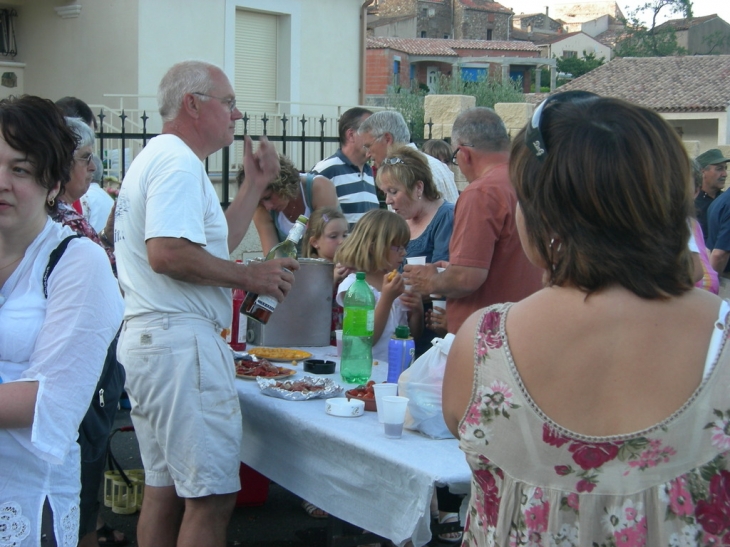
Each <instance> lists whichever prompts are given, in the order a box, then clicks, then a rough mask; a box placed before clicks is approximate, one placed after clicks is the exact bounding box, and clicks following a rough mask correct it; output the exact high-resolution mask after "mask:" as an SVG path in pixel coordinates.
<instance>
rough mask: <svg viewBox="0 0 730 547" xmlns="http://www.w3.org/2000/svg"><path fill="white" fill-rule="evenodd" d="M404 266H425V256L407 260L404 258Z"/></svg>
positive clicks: (411, 257) (412, 257)
mask: <svg viewBox="0 0 730 547" xmlns="http://www.w3.org/2000/svg"><path fill="white" fill-rule="evenodd" d="M406 264H416V265H418V266H425V265H426V257H425V256H409V257H408V258H406Z"/></svg>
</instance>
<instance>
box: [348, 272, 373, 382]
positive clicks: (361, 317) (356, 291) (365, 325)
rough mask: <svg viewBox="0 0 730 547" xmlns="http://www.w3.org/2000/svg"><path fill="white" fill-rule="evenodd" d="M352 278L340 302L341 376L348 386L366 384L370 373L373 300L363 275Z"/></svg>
mask: <svg viewBox="0 0 730 547" xmlns="http://www.w3.org/2000/svg"><path fill="white" fill-rule="evenodd" d="M355 276H356V280H355V282H354V283H353V284H352V285H350V288H349V289H347V293H346V294H345V298H344V299H343V304H344V306H343V308H344V310H345V313H344V317H343V319H342V358H341V360H340V374H341V375H342V379H343V380H344V381H345V382H347V383H348V384H365V383H366V382H367V381H368V380H369V379H370V374H371V373H372V371H373V332H374V330H375V296H374V295H373V291H372V290H371V289H370V286H369V285H368V284H367V282H366V281H365V272H357V274H355Z"/></svg>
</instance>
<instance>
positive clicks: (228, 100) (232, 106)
mask: <svg viewBox="0 0 730 547" xmlns="http://www.w3.org/2000/svg"><path fill="white" fill-rule="evenodd" d="M192 94H193V95H198V96H199V97H208V98H209V99H216V100H218V101H220V102H222V103H223V104H224V105H226V106H227V107H228V110H230V111H231V112H233V110H234V109H235V108H236V99H232V98H230V97H216V96H215V95H208V94H207V93H200V92H199V91H193V93H192Z"/></svg>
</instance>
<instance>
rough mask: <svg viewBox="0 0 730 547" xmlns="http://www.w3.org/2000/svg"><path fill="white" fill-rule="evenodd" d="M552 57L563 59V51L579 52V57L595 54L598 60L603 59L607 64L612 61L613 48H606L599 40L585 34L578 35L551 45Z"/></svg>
mask: <svg viewBox="0 0 730 547" xmlns="http://www.w3.org/2000/svg"><path fill="white" fill-rule="evenodd" d="M550 49H551V51H550V53H551V57H557V58H559V59H560V58H561V57H562V56H563V51H566V50H567V51H577V52H578V57H583V56H584V52H585V53H595V55H596V59H600V58H601V57H603V58H604V59H605V62H608V61H610V60H611V48H609V47H608V46H604V45H603V44H601V43H600V42H598V41H597V40H594V39H593V38H591V37H590V36H587V35H585V34H576V35H575V36H569V37H567V38H565V39H563V40H560V41H559V42H555V43H553V44H551V48H550Z"/></svg>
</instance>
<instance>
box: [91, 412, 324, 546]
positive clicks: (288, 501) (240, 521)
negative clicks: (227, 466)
mask: <svg viewBox="0 0 730 547" xmlns="http://www.w3.org/2000/svg"><path fill="white" fill-rule="evenodd" d="M130 424H131V421H130V419H129V411H128V410H123V409H122V410H120V411H119V412H118V413H117V420H116V423H115V427H122V426H126V425H130ZM112 452H113V454H114V456H115V457H116V458H117V460H118V461H119V463H120V465H121V466H122V468H123V469H138V468H141V467H142V463H141V461H140V458H139V448H138V446H137V439H136V437H135V435H134V433H133V432H132V433H122V432H120V433H117V434H116V435H115V436H114V438H113V439H112ZM102 515H103V517H104V520H105V522H107V523H108V524H109V525H110V526H112V527H113V528H116V529H117V530H121V531H122V532H124V533H125V534H126V536H127V537H128V538H129V539H130V540H131V541H130V543H129V544H130V545H137V543H136V541H135V540H136V528H137V517H138V516H139V513H136V514H134V515H119V514H116V513H113V512H112V511H111V509H110V508H108V507H103V509H102ZM326 526H327V521H326V520H324V519H313V518H311V517H309V516H308V515H307V514H306V513H305V511H304V510H303V509H302V508H301V505H300V500H299V498H297V497H296V496H294V495H293V494H291V493H290V492H288V491H287V490H284V489H283V488H281V487H280V486H278V485H276V484H271V485H270V487H269V496H268V498H267V500H266V503H264V505H262V506H260V507H237V508H236V509H235V510H234V512H233V517H232V518H231V523H230V525H229V526H228V540H229V541H230V542H232V544H233V545H241V546H243V547H278V546H281V547H319V546H322V545H324V544H325V530H326Z"/></svg>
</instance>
